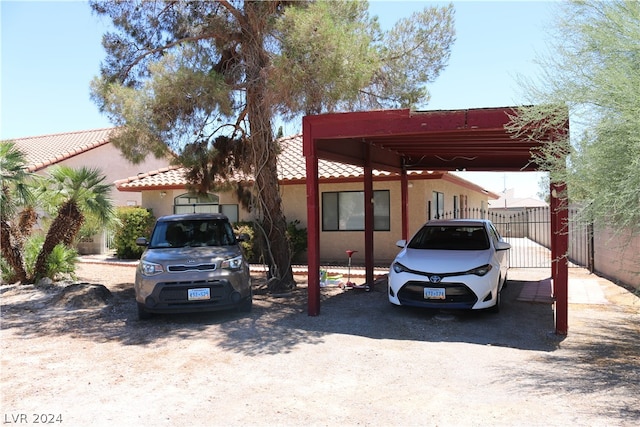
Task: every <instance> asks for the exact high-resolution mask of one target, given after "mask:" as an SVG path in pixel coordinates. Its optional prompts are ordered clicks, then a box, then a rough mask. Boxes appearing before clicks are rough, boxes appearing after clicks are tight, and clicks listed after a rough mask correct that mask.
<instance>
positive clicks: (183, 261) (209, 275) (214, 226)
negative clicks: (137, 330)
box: [134, 214, 253, 319]
mask: <svg viewBox="0 0 640 427" xmlns="http://www.w3.org/2000/svg"><path fill="white" fill-rule="evenodd" d="M245 240H248V236H247V235H240V236H238V237H237V238H236V236H235V235H234V234H233V229H232V228H231V224H229V220H228V219H227V217H226V216H224V215H222V214H184V215H168V216H163V217H160V218H158V221H157V222H156V225H155V227H154V229H153V232H152V233H151V239H150V240H148V241H147V239H146V238H144V237H140V238H138V239H137V240H136V243H137V244H138V245H140V246H146V247H147V248H146V250H145V251H144V253H143V254H142V257H141V258H140V264H139V265H138V268H137V269H136V279H135V284H134V288H135V291H136V302H137V303H138V317H139V318H140V319H148V318H149V317H151V315H152V313H187V312H196V311H215V310H225V309H231V308H237V309H239V310H241V311H246V312H248V311H251V306H252V298H253V294H252V290H251V278H250V275H249V263H248V262H247V261H246V260H245V258H244V256H243V253H242V248H241V247H240V245H239V242H240V241H245Z"/></svg>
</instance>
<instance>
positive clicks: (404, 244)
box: [396, 239, 407, 248]
mask: <svg viewBox="0 0 640 427" xmlns="http://www.w3.org/2000/svg"><path fill="white" fill-rule="evenodd" d="M396 246H397V247H399V248H404V247H405V246H407V241H406V240H404V239H402V240H398V241H397V242H396Z"/></svg>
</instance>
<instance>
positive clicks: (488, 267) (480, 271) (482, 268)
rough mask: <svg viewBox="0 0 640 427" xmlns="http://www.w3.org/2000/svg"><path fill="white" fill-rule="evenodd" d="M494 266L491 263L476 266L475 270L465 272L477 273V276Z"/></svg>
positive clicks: (482, 274)
mask: <svg viewBox="0 0 640 427" xmlns="http://www.w3.org/2000/svg"><path fill="white" fill-rule="evenodd" d="M492 268H493V267H492V266H491V264H487V265H483V266H481V267H476V268H474V269H473V270H469V271H466V272H465V273H464V274H475V275H476V276H484V275H485V274H487V273H488V272H490V271H491V269H492Z"/></svg>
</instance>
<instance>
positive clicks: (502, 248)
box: [496, 242, 511, 251]
mask: <svg viewBox="0 0 640 427" xmlns="http://www.w3.org/2000/svg"><path fill="white" fill-rule="evenodd" d="M509 249H511V245H510V244H509V243H507V242H498V243H496V251H506V250H509Z"/></svg>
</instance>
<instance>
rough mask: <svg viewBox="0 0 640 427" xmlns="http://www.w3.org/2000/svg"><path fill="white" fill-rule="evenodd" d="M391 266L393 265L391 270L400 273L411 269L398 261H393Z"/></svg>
mask: <svg viewBox="0 0 640 427" xmlns="http://www.w3.org/2000/svg"><path fill="white" fill-rule="evenodd" d="M392 267H393V271H395V272H396V273H402V272H404V271H411V270H410V269H409V268H407V267H405V266H404V265H402V264H400V263H399V262H394V263H393V266H392Z"/></svg>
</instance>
